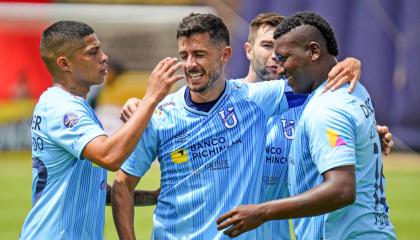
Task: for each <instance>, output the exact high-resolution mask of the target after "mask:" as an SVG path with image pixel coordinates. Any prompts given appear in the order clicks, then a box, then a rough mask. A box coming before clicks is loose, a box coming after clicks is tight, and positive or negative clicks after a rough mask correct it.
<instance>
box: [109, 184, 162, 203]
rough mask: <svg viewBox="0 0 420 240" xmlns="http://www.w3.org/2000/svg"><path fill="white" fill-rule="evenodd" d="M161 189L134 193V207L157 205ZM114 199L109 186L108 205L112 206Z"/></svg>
mask: <svg viewBox="0 0 420 240" xmlns="http://www.w3.org/2000/svg"><path fill="white" fill-rule="evenodd" d="M159 193H160V188H158V189H156V190H135V191H134V202H133V203H134V206H135V207H145V206H153V205H156V203H157V199H158V197H159ZM111 204H112V197H111V186H110V185H108V188H107V192H106V205H107V206H111Z"/></svg>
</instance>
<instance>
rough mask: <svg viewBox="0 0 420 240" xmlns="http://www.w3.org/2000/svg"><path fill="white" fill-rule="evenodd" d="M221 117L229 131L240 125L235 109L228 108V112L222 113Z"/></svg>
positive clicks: (223, 111)
mask: <svg viewBox="0 0 420 240" xmlns="http://www.w3.org/2000/svg"><path fill="white" fill-rule="evenodd" d="M219 115H220V117H221V118H222V120H223V123H224V124H225V127H226V128H228V129H230V128H233V127H235V126H236V124H238V119H237V118H236V114H235V109H234V108H233V107H228V108H227V111H225V110H222V111H220V112H219Z"/></svg>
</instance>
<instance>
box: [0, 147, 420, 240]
mask: <svg viewBox="0 0 420 240" xmlns="http://www.w3.org/2000/svg"><path fill="white" fill-rule="evenodd" d="M386 159H387V160H386V162H385V168H384V171H385V176H386V178H387V199H388V203H389V206H390V211H391V221H392V223H393V224H394V226H395V229H396V231H397V235H398V238H399V239H404V240H405V239H408V240H410V239H413V240H414V239H419V237H418V236H420V228H419V227H418V224H419V222H420V191H418V186H420V158H419V156H418V155H413V154H411V155H406V154H393V155H391V157H387V158H386ZM0 163H1V166H2V168H1V169H2V174H0V192H1V194H0V215H1V218H0V230H1V231H0V239H17V238H18V236H19V233H20V230H21V227H22V224H23V221H24V219H25V217H26V214H27V213H28V212H29V210H30V207H31V171H32V169H31V156H30V153H29V152H7V153H4V152H3V153H2V152H0ZM388 163H389V164H388ZM159 175H160V174H159V168H158V166H152V167H151V169H150V171H149V172H148V174H147V175H146V176H144V177H143V178H142V180H141V182H140V185H139V186H138V187H139V188H142V189H155V188H157V187H158V186H159V177H160V176H159ZM113 176H114V175H113V174H112V173H110V174H109V178H108V182H109V183H111V182H112V181H113V178H114V177H113ZM152 213H153V207H138V208H136V210H135V229H136V235H137V237H138V239H149V238H150V232H151V228H152ZM105 239H118V237H117V234H116V231H115V227H114V223H113V220H112V213H111V208H110V207H107V208H106V222H105Z"/></svg>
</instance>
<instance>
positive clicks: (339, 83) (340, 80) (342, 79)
mask: <svg viewBox="0 0 420 240" xmlns="http://www.w3.org/2000/svg"><path fill="white" fill-rule="evenodd" d="M348 82H350V76H349V75H343V76H340V78H337V80H336V81H334V85H333V86H332V87H331V91H335V90H337V89H338V88H340V87H341V86H343V85H344V84H346V83H348Z"/></svg>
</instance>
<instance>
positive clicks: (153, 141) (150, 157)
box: [121, 118, 158, 177]
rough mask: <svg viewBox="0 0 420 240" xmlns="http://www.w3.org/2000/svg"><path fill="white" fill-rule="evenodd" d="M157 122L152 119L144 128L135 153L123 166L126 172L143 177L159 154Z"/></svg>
mask: <svg viewBox="0 0 420 240" xmlns="http://www.w3.org/2000/svg"><path fill="white" fill-rule="evenodd" d="M155 125H156V123H155V122H154V121H153V118H152V120H151V121H150V122H149V125H148V126H147V128H146V129H145V130H144V133H143V135H142V137H141V139H140V141H139V142H138V144H137V146H136V148H135V149H134V151H133V153H131V155H130V156H129V157H128V159H127V160H126V161H125V162H124V164H123V165H122V166H121V169H122V170H124V172H126V173H129V174H130V175H133V176H136V177H142V176H143V175H144V174H145V173H146V172H147V170H149V168H150V166H151V164H152V162H153V161H154V160H155V158H156V156H157V146H158V144H157V141H158V140H157V134H156V131H155V129H154V126H155Z"/></svg>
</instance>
